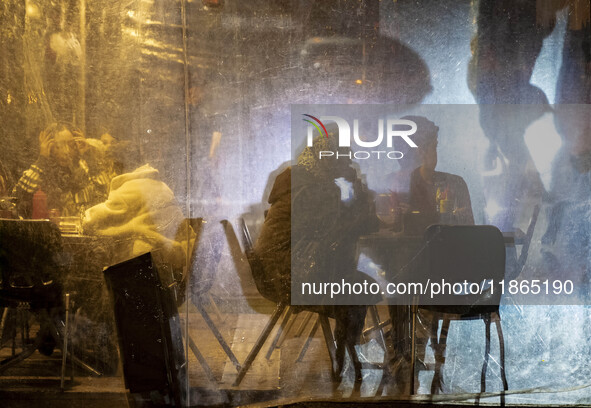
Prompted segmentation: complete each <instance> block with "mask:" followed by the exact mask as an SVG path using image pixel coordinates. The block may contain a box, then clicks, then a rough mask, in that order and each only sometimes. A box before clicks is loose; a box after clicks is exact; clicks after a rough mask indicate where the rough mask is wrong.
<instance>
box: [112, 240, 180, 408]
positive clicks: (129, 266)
mask: <svg viewBox="0 0 591 408" xmlns="http://www.w3.org/2000/svg"><path fill="white" fill-rule="evenodd" d="M103 273H104V276H105V280H106V283H107V289H108V291H109V296H110V299H111V303H112V307H113V311H114V317H115V326H116V328H117V337H118V340H119V350H120V354H121V359H122V362H123V377H124V382H125V388H126V389H127V390H128V391H129V393H128V394H127V396H128V402H129V403H130V405H131V406H132V407H133V406H136V405H140V406H141V405H142V404H145V405H146V406H152V405H150V404H156V405H158V406H162V405H164V406H175V407H181V406H185V402H186V392H185V387H184V386H183V385H184V384H185V382H186V380H187V365H186V361H185V356H184V349H183V340H182V333H181V325H180V319H179V315H178V311H177V308H176V304H175V300H174V297H173V292H172V291H171V290H170V288H168V287H166V286H164V285H163V284H162V283H161V280H160V277H159V274H158V270H157V267H156V266H155V262H154V260H153V257H152V253H150V252H148V253H145V254H143V255H140V256H137V257H135V258H132V259H130V260H127V261H124V262H121V263H119V264H116V265H113V266H110V267H108V268H106V269H105V270H104V271H103Z"/></svg>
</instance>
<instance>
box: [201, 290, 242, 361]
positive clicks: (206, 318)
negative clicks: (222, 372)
mask: <svg viewBox="0 0 591 408" xmlns="http://www.w3.org/2000/svg"><path fill="white" fill-rule="evenodd" d="M193 304H194V305H195V307H196V308H197V310H198V311H199V313H200V314H201V317H203V320H204V321H205V323H206V324H207V326H208V327H209V329H210V330H211V332H212V333H213V335H214V336H215V338H216V340H217V341H218V343H219V344H220V346H222V349H223V350H224V352H225V353H226V355H227V356H228V358H229V359H230V361H231V362H232V364H234V367H236V371H240V362H239V361H238V359H237V358H236V356H235V355H234V353H233V352H232V349H231V348H230V346H228V343H226V340H224V336H222V333H220V331H219V330H218V328H217V327H216V325H215V324H214V322H213V320H211V317H209V314H208V313H207V311H206V310H205V308H204V307H203V305H202V304H201V302H199V301H195V302H193Z"/></svg>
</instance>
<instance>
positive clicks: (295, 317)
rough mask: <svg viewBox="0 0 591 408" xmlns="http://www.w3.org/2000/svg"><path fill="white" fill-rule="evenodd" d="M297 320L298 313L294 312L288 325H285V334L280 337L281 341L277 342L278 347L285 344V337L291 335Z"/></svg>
mask: <svg viewBox="0 0 591 408" xmlns="http://www.w3.org/2000/svg"><path fill="white" fill-rule="evenodd" d="M296 320H297V315H294V314H293V313H292V316H291V319H289V322H288V323H287V326H285V330H284V331H283V336H281V338H279V341H278V342H277V346H276V347H277V348H281V345H282V344H283V342H284V341H285V339H286V338H287V336H288V335H289V332H290V331H291V328H292V327H293V325H294V324H295V321H296Z"/></svg>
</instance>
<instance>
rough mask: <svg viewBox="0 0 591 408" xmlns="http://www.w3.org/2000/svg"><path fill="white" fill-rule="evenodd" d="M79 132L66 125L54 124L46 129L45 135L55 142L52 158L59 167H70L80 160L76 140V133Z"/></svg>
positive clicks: (52, 148)
mask: <svg viewBox="0 0 591 408" xmlns="http://www.w3.org/2000/svg"><path fill="white" fill-rule="evenodd" d="M78 132H79V131H78V130H77V129H75V128H74V127H72V126H70V125H67V124H64V123H52V124H51V125H49V126H48V127H47V128H45V134H46V135H47V136H48V137H49V138H50V139H52V140H53V145H52V147H51V157H52V159H53V160H54V161H55V162H56V163H57V164H58V165H59V166H61V167H68V166H70V165H71V164H72V163H75V162H76V161H77V160H78V159H79V157H80V153H79V151H78V146H77V145H76V141H75V139H74V133H78Z"/></svg>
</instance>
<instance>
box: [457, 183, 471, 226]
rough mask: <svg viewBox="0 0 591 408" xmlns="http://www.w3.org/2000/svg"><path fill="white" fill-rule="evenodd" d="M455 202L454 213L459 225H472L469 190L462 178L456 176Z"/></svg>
mask: <svg viewBox="0 0 591 408" xmlns="http://www.w3.org/2000/svg"><path fill="white" fill-rule="evenodd" d="M456 188H457V190H456V191H457V197H456V199H457V203H456V209H455V210H454V215H455V216H456V218H457V223H458V224H460V225H474V214H473V213H472V202H471V200H470V191H469V190H468V185H467V184H466V182H465V181H464V179H463V178H461V177H458V185H457V187H456Z"/></svg>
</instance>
